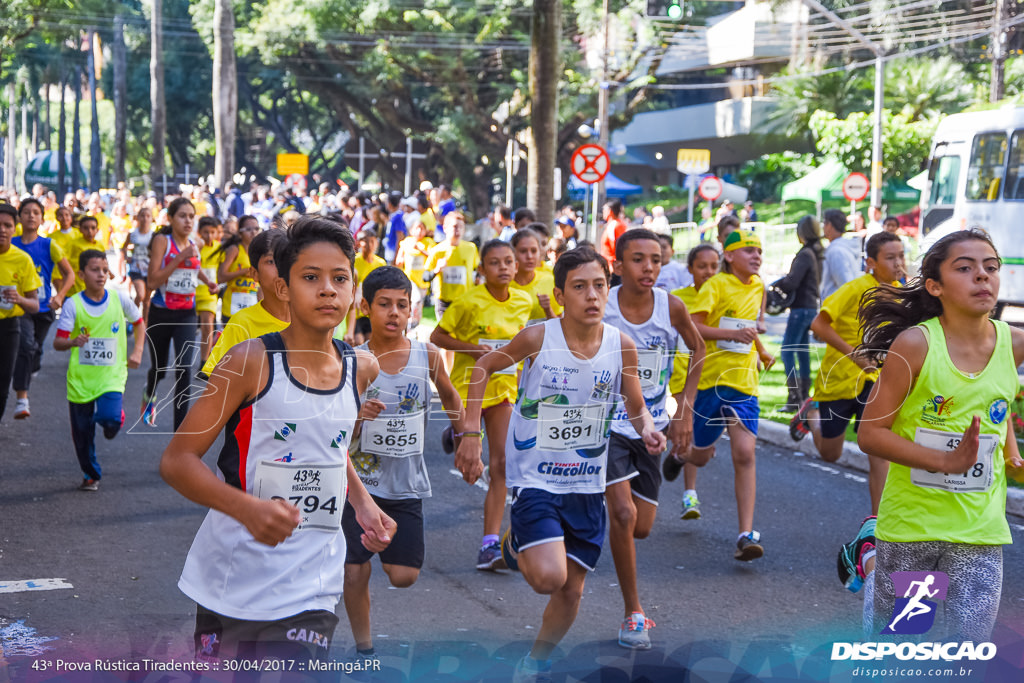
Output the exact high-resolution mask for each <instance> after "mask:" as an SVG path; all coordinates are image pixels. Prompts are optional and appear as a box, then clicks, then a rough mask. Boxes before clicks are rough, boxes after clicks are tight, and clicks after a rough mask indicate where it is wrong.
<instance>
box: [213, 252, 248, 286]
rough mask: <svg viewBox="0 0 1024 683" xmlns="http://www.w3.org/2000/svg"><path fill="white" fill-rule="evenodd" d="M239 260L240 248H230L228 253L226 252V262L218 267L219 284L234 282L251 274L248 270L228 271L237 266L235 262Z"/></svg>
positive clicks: (222, 262)
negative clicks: (237, 278)
mask: <svg viewBox="0 0 1024 683" xmlns="http://www.w3.org/2000/svg"><path fill="white" fill-rule="evenodd" d="M237 260H238V246H237V245H235V246H230V247H228V248H227V251H225V252H224V260H223V261H221V262H220V265H219V266H217V282H219V283H225V282H230V281H231V280H234V279H235V278H236V277H246V276H247V275H248V274H249V269H248V268H239V269H238V270H228V268H230V267H231V266H233V265H235V261H237Z"/></svg>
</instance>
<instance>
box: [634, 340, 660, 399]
mask: <svg viewBox="0 0 1024 683" xmlns="http://www.w3.org/2000/svg"><path fill="white" fill-rule="evenodd" d="M636 355H637V369H636V372H637V375H638V376H639V377H640V389H641V390H643V391H651V390H653V389H657V388H658V387H660V386H661V365H662V363H661V360H662V353H661V349H637V350H636Z"/></svg>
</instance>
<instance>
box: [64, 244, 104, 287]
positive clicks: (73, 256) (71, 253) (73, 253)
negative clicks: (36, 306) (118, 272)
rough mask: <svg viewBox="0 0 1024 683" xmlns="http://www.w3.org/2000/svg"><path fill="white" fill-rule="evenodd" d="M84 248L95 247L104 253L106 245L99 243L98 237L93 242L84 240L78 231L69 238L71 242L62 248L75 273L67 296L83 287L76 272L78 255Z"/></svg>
mask: <svg viewBox="0 0 1024 683" xmlns="http://www.w3.org/2000/svg"><path fill="white" fill-rule="evenodd" d="M86 249H95V250H96V251H102V252H103V253H106V251H107V249H106V247H104V246H103V245H102V244H100V242H99V237H97V238H96V241H95V242H86V241H85V238H84V237H82V235H81V234H80V233H75V236H74V237H73V238H72V239H71V244H70V245H69V246H68V248H67V249H65V250H64V251H65V253H66V254H67V256H68V262H69V263H70V264H71V269H72V270H73V271H75V273H76V276H75V284H74V286H73V287H72V288H71V290H70V291H69V292H68V297H70V296H71V295H72V294H78V293H79V292H81V291H82V290H83V289H85V285H84V284H83V283H82V281H81V279H79V278H78V276H77V273H78V257H79V256H81V255H82V252H83V251H85V250H86Z"/></svg>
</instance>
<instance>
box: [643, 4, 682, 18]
mask: <svg viewBox="0 0 1024 683" xmlns="http://www.w3.org/2000/svg"><path fill="white" fill-rule="evenodd" d="M647 16H649V17H657V18H665V19H672V20H677V19H682V18H683V1H682V0H647Z"/></svg>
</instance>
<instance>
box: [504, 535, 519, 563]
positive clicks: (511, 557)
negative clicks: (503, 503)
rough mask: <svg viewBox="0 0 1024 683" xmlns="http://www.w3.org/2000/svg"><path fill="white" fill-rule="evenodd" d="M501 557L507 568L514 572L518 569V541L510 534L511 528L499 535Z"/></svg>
mask: <svg viewBox="0 0 1024 683" xmlns="http://www.w3.org/2000/svg"><path fill="white" fill-rule="evenodd" d="M501 559H502V560H504V562H505V566H506V567H507V568H508V569H511V570H512V571H514V572H517V571H519V542H518V541H516V537H515V536H513V535H512V529H511V528H509V529H508V530H507V531H505V535H504V536H502V537H501Z"/></svg>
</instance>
